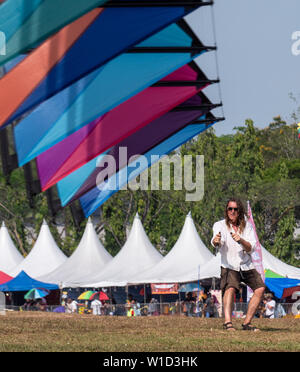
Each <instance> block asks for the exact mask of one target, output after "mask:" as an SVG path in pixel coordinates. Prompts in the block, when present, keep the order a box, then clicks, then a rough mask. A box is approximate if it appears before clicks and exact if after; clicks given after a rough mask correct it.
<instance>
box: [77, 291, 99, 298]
mask: <svg viewBox="0 0 300 372" xmlns="http://www.w3.org/2000/svg"><path fill="white" fill-rule="evenodd" d="M94 293H95V291H85V292H82V293H81V295H80V296H79V297H78V298H77V300H89V299H90V297H91V296H92V295H93V294H94Z"/></svg>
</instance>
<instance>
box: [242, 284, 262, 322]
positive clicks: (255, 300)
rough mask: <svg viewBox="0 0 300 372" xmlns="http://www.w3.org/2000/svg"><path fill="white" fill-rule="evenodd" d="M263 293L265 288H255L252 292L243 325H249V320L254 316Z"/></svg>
mask: <svg viewBox="0 0 300 372" xmlns="http://www.w3.org/2000/svg"><path fill="white" fill-rule="evenodd" d="M264 291H265V287H261V288H257V289H256V290H255V291H254V292H253V296H252V298H251V300H250V302H249V305H248V310H247V314H246V318H245V319H244V323H243V324H249V323H251V320H252V319H253V317H254V315H255V312H256V310H257V308H258V305H259V304H260V301H261V299H262V296H263V294H264Z"/></svg>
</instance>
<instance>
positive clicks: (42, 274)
mask: <svg viewBox="0 0 300 372" xmlns="http://www.w3.org/2000/svg"><path fill="white" fill-rule="evenodd" d="M262 251H263V265H264V268H265V269H269V270H272V271H274V272H276V273H278V274H280V275H282V276H285V277H288V278H294V279H300V269H299V268H296V267H293V266H290V265H287V264H285V263H284V262H282V261H280V260H279V259H278V258H276V257H274V256H273V255H271V254H270V253H269V252H268V251H267V250H266V249H265V248H262ZM0 271H3V272H5V273H6V274H8V275H11V276H13V277H15V276H17V275H18V274H19V273H20V272H21V271H25V272H26V273H27V274H28V275H29V276H31V277H32V278H34V279H37V280H40V281H43V282H47V283H55V284H58V285H60V286H61V287H65V288H66V287H83V288H90V287H92V288H100V287H112V286H113V287H117V286H119V287H120V286H121V287H123V286H126V285H131V284H145V283H186V282H192V281H196V280H201V279H206V278H213V277H215V278H219V277H220V255H219V254H217V255H216V256H214V255H213V254H212V253H211V252H210V250H208V248H207V247H206V246H205V245H204V243H203V242H202V240H201V238H200V236H199V234H198V232H197V230H196V227H195V225H194V221H193V219H192V217H191V214H190V213H189V214H188V215H187V216H186V219H185V223H184V226H183V228H182V231H181V234H180V236H179V238H178V240H177V242H176V243H175V245H174V247H173V248H172V249H171V250H170V252H169V253H168V254H167V255H166V256H164V257H163V256H162V255H161V254H160V253H159V252H158V250H157V249H156V248H155V247H154V246H153V245H152V244H151V242H150V240H149V238H148V237H147V235H146V233H145V230H144V228H143V225H142V223H141V221H140V218H139V216H138V215H136V216H135V218H134V222H133V225H132V228H131V231H130V234H129V235H128V238H127V240H126V243H125V244H124V246H123V247H122V248H121V250H120V251H119V253H118V254H117V255H116V256H115V257H112V256H111V255H110V254H109V253H108V252H107V250H106V249H105V248H104V246H103V245H102V243H101V242H100V240H99V238H98V236H97V234H96V231H95V229H94V227H93V224H92V221H91V220H90V219H89V220H88V222H87V224H86V227H85V231H84V234H83V236H82V238H81V241H80V243H79V245H78V247H77V248H76V249H75V251H74V252H73V253H72V255H71V256H70V257H67V256H66V255H65V254H64V253H63V252H62V251H61V250H60V248H59V247H58V246H57V244H56V242H55V240H54V239H53V237H52V235H51V232H50V230H49V227H48V225H47V223H46V221H44V222H43V224H42V227H41V230H40V232H39V235H38V238H37V240H36V242H35V244H34V246H33V248H32V249H31V251H30V252H29V254H28V255H27V256H26V257H25V258H23V256H22V255H21V254H20V253H19V251H18V250H17V248H16V247H15V246H14V243H13V241H12V240H11V238H10V236H9V233H8V230H7V228H6V227H5V224H4V223H3V224H2V227H1V229H0Z"/></svg>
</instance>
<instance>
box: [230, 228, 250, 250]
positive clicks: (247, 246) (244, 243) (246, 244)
mask: <svg viewBox="0 0 300 372" xmlns="http://www.w3.org/2000/svg"><path fill="white" fill-rule="evenodd" d="M230 234H231V236H232V239H233V240H234V241H236V242H237V243H239V244H241V245H242V246H243V248H245V251H246V252H250V251H251V244H250V243H249V242H247V241H246V240H245V239H242V238H241V237H240V236H239V234H236V233H232V232H231V233H230Z"/></svg>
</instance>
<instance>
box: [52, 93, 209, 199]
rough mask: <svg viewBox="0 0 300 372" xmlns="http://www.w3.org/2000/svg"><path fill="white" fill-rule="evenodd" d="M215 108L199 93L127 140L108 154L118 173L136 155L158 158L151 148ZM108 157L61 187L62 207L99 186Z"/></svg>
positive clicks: (82, 171)
mask: <svg viewBox="0 0 300 372" xmlns="http://www.w3.org/2000/svg"><path fill="white" fill-rule="evenodd" d="M212 108H214V105H212V104H211V103H210V102H209V100H208V99H207V98H206V97H205V96H204V94H202V93H201V94H197V95H195V96H194V97H192V98H190V99H189V100H187V101H186V102H185V103H183V104H182V105H180V106H178V107H177V108H175V109H173V110H172V111H170V112H169V113H167V114H165V115H163V116H162V117H161V118H158V119H156V120H155V121H153V122H151V123H149V124H148V125H147V126H145V127H144V128H142V129H140V130H139V131H137V132H136V133H134V134H133V135H131V136H130V137H128V138H127V139H126V140H124V141H121V142H120V143H118V145H116V146H114V147H113V148H111V149H110V150H109V151H108V152H107V153H106V154H108V155H112V156H114V158H115V162H116V169H115V172H118V171H119V170H120V169H121V168H123V167H125V166H126V165H127V163H128V162H129V159H130V158H131V157H132V156H134V155H136V154H145V153H147V152H149V151H150V153H151V154H154V155H155V153H154V152H151V149H153V148H155V146H157V145H159V144H162V143H163V142H164V141H166V140H167V139H168V138H169V137H171V136H172V135H175V134H176V133H177V132H178V131H180V130H182V129H183V128H184V127H186V126H187V125H188V124H189V123H191V122H194V121H195V120H196V119H197V118H199V116H202V115H203V113H204V112H207V111H209V110H210V109H212ZM122 148H123V149H124V148H126V155H125V156H124V157H123V158H122V160H121V161H120V160H119V154H120V151H122ZM104 155H105V154H102V155H101V156H99V157H98V158H96V159H93V160H92V161H90V162H89V163H87V164H86V165H84V166H83V167H81V168H79V169H78V170H77V171H75V172H73V173H71V174H70V175H69V176H67V177H65V178H64V179H62V180H61V181H60V182H59V183H58V184H57V187H58V191H59V196H60V199H61V203H62V205H66V204H68V203H70V202H71V201H74V200H76V199H78V198H79V197H80V196H82V195H83V194H85V193H86V192H87V191H89V190H91V189H92V188H94V187H95V185H96V178H97V177H98V181H99V172H100V170H101V168H102V167H103V166H104V164H103V161H104V159H103V156H104ZM111 175H112V174H110V175H109V176H111Z"/></svg>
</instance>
